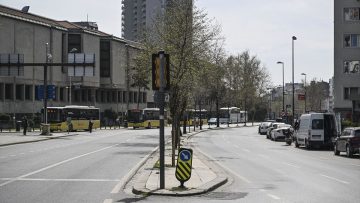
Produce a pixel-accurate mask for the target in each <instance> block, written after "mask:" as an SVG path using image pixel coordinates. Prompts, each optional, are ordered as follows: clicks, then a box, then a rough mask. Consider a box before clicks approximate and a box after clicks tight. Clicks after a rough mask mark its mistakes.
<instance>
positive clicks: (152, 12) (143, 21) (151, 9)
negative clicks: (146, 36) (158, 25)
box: [121, 0, 169, 41]
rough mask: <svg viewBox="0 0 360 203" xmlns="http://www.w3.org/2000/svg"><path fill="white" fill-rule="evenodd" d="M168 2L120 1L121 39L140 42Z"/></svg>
mask: <svg viewBox="0 0 360 203" xmlns="http://www.w3.org/2000/svg"><path fill="white" fill-rule="evenodd" d="M168 1H169V0H122V19H121V20H122V37H123V38H125V39H128V40H132V41H140V40H141V38H142V35H143V33H144V31H145V30H146V28H147V27H150V26H151V25H153V22H154V20H155V19H156V17H157V16H158V15H161V14H163V13H164V9H165V7H166V4H167V2H168Z"/></svg>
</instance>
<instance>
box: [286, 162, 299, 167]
mask: <svg viewBox="0 0 360 203" xmlns="http://www.w3.org/2000/svg"><path fill="white" fill-rule="evenodd" d="M283 164H285V165H288V166H291V167H294V168H300V167H299V166H297V165H295V164H290V163H286V162H283Z"/></svg>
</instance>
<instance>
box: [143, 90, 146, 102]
mask: <svg viewBox="0 0 360 203" xmlns="http://www.w3.org/2000/svg"><path fill="white" fill-rule="evenodd" d="M143 102H144V103H146V102H147V99H146V92H144V94H143Z"/></svg>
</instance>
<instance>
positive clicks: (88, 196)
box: [0, 129, 159, 203]
mask: <svg viewBox="0 0 360 203" xmlns="http://www.w3.org/2000/svg"><path fill="white" fill-rule="evenodd" d="M158 133H159V130H158V129H150V130H132V129H131V130H124V129H122V130H101V131H95V132H93V133H91V134H90V133H88V132H81V133H79V135H76V136H70V137H65V138H61V139H54V140H48V141H42V142H34V143H27V144H18V145H12V146H6V147H0V202H37V203H38V202H47V203H48V202H66V203H70V202H104V201H106V199H107V198H109V197H110V196H111V194H112V193H119V190H120V188H121V187H122V186H123V184H124V180H125V179H126V177H127V175H128V173H129V172H130V171H131V170H132V169H133V168H134V167H135V166H136V165H137V164H138V163H139V162H140V161H141V160H142V159H144V157H145V156H147V155H148V154H149V153H150V152H151V151H152V150H153V149H154V148H155V147H157V146H158V143H159V139H158V137H159V135H158Z"/></svg>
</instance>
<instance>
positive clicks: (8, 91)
mask: <svg viewBox="0 0 360 203" xmlns="http://www.w3.org/2000/svg"><path fill="white" fill-rule="evenodd" d="M13 88H14V86H13V85H12V84H5V99H10V100H12V99H14V92H13Z"/></svg>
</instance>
